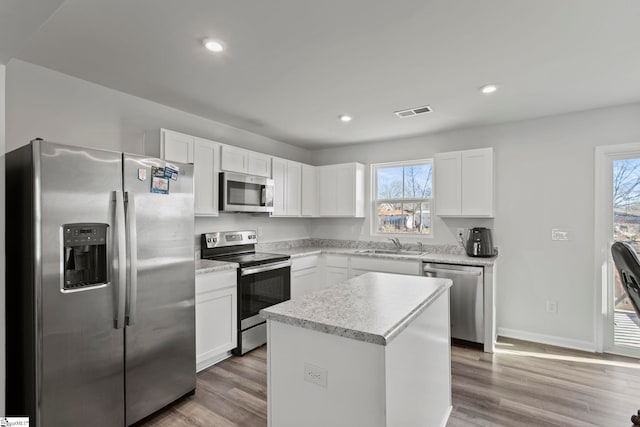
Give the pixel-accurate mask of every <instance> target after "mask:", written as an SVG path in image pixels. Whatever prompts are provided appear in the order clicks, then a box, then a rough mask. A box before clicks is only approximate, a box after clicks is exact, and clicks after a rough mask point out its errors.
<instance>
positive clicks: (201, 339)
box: [196, 270, 238, 372]
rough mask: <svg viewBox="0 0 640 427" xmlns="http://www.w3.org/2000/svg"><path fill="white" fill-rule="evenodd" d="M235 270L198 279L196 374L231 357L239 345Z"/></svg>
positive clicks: (205, 274) (198, 276)
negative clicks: (231, 353)
mask: <svg viewBox="0 0 640 427" xmlns="http://www.w3.org/2000/svg"><path fill="white" fill-rule="evenodd" d="M237 302H238V288H237V285H236V270H224V271H218V272H213V273H204V274H197V275H196V370H197V371H198V372H199V371H201V370H203V369H205V368H208V367H209V366H211V365H213V364H215V363H218V362H219V361H221V360H223V359H225V358H227V357H228V356H230V353H229V352H230V350H232V349H234V348H235V347H236V346H237V344H238V335H237V317H238V314H237V310H238V308H237V307H238V303H237Z"/></svg>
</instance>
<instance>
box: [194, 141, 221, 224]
mask: <svg viewBox="0 0 640 427" xmlns="http://www.w3.org/2000/svg"><path fill="white" fill-rule="evenodd" d="M193 153H194V162H193V175H194V178H193V187H194V204H195V214H196V215H198V216H217V215H218V191H219V190H218V172H219V168H218V165H219V163H220V161H219V158H220V144H219V143H217V142H214V141H209V140H207V139H202V138H195V140H194V144H193Z"/></svg>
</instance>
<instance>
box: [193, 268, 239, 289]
mask: <svg viewBox="0 0 640 427" xmlns="http://www.w3.org/2000/svg"><path fill="white" fill-rule="evenodd" d="M236 283H237V282H236V270H224V271H216V272H214V273H205V274H196V295H199V294H203V293H207V292H211V291H217V290H219V289H225V288H235V287H236Z"/></svg>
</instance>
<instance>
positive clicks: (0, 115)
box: [0, 65, 6, 414]
mask: <svg viewBox="0 0 640 427" xmlns="http://www.w3.org/2000/svg"><path fill="white" fill-rule="evenodd" d="M5 72H6V68H5V66H4V65H0V242H1V243H0V414H4V413H5V412H4V393H5V389H4V388H5V367H4V365H5V359H4V355H5V346H4V339H5V331H4V288H5V277H4V263H5V254H4V206H5V201H4V187H5V177H4V153H5V137H4V135H5V123H4V122H5V119H4V115H5V114H4V113H5V112H4V110H5V105H4V99H5Z"/></svg>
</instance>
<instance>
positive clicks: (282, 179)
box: [272, 157, 287, 216]
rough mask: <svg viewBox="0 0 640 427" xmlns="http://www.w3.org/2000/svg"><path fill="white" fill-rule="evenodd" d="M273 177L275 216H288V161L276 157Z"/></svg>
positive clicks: (273, 161)
mask: <svg viewBox="0 0 640 427" xmlns="http://www.w3.org/2000/svg"><path fill="white" fill-rule="evenodd" d="M272 163H273V165H272V175H273V214H272V216H281V215H286V214H287V161H286V160H285V159H279V158H277V157H274V158H273V160H272Z"/></svg>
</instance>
